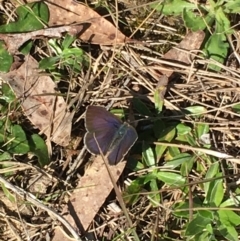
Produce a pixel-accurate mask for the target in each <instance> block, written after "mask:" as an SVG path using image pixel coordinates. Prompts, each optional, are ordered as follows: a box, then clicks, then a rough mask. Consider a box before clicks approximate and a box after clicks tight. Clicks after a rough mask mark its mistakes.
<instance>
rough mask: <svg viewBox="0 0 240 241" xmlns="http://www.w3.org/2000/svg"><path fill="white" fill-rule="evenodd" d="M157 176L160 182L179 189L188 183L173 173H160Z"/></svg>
mask: <svg viewBox="0 0 240 241" xmlns="http://www.w3.org/2000/svg"><path fill="white" fill-rule="evenodd" d="M156 176H157V178H158V179H159V180H160V181H162V182H164V183H166V184H167V185H169V186H175V187H179V186H182V185H184V184H185V183H186V179H185V178H184V177H182V176H181V175H179V174H177V173H173V172H164V171H159V172H158V173H157V174H156Z"/></svg>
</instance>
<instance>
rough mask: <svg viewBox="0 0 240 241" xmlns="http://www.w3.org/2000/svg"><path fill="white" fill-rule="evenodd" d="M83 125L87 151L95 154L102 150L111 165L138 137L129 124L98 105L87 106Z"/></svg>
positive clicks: (120, 158)
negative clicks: (85, 130)
mask: <svg viewBox="0 0 240 241" xmlns="http://www.w3.org/2000/svg"><path fill="white" fill-rule="evenodd" d="M85 127H86V129H87V133H86V135H85V137H84V142H85V145H86V147H87V149H88V151H89V152H90V153H92V154H97V155H98V154H101V152H102V153H103V154H104V155H106V156H107V158H108V161H109V163H110V164H112V165H113V164H117V163H118V162H119V161H121V160H122V159H123V158H124V156H125V155H126V154H127V152H128V151H129V149H130V148H131V147H132V145H133V144H134V143H135V142H136V140H137V137H138V136H137V132H136V130H135V129H134V128H133V127H132V126H131V125H129V124H128V123H126V122H124V123H123V122H122V121H121V120H120V119H119V118H118V117H116V116H115V115H113V114H112V113H110V112H108V111H107V110H106V109H105V108H103V107H100V106H89V107H88V108H87V111H86V118H85ZM99 148H100V149H101V151H100V150H99Z"/></svg>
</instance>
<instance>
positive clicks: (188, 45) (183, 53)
mask: <svg viewBox="0 0 240 241" xmlns="http://www.w3.org/2000/svg"><path fill="white" fill-rule="evenodd" d="M204 38H205V33H204V32H203V31H197V32H189V33H187V34H186V36H185V37H184V39H183V40H182V41H181V42H180V43H179V44H178V45H177V46H176V47H175V48H172V49H170V50H169V51H168V52H167V53H166V54H164V56H163V58H164V59H168V60H171V61H172V62H181V63H184V64H190V63H191V61H192V60H193V59H194V58H195V56H196V55H191V52H190V51H193V50H196V51H197V50H198V49H199V48H200V47H201V45H202V42H203V40H204ZM194 54H196V53H194ZM173 72H174V71H169V70H167V71H165V70H161V73H159V72H158V71H156V70H155V71H154V73H155V76H159V77H158V79H160V78H161V76H162V75H166V77H168V78H169V77H170V76H171V75H172V74H173Z"/></svg>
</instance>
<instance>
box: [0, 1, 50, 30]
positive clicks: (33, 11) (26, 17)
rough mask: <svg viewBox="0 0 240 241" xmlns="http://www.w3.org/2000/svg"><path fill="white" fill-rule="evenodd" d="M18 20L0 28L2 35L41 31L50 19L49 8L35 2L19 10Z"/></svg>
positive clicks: (42, 3) (17, 11)
mask: <svg viewBox="0 0 240 241" xmlns="http://www.w3.org/2000/svg"><path fill="white" fill-rule="evenodd" d="M16 13H17V14H18V20H17V21H16V22H13V23H8V24H6V25H2V26H0V32H2V33H19V32H27V31H34V30H39V29H41V28H43V27H44V25H45V24H47V22H48V19H49V11H48V7H47V5H46V4H45V3H44V2H33V3H29V4H26V5H22V6H20V7H18V8H17V10H16Z"/></svg>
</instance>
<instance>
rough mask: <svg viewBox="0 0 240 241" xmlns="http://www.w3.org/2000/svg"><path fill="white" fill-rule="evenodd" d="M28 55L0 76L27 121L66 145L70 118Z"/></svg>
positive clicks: (57, 96) (45, 77) (71, 115)
mask: <svg viewBox="0 0 240 241" xmlns="http://www.w3.org/2000/svg"><path fill="white" fill-rule="evenodd" d="M37 67H38V63H37V61H36V60H35V59H33V58H32V57H31V56H28V57H26V61H25V62H24V63H23V64H22V65H21V66H20V67H19V68H18V69H15V70H13V71H10V72H9V73H6V74H1V75H0V76H1V77H2V78H3V79H4V80H5V81H6V82H7V83H8V84H9V85H10V86H11V88H12V89H13V91H14V93H15V94H16V96H17V98H18V99H19V100H20V103H21V106H22V108H23V110H24V112H25V114H26V116H27V117H28V118H29V120H30V121H31V122H32V123H33V124H34V125H35V126H36V127H37V128H39V129H40V130H41V132H43V133H44V134H45V135H46V136H47V137H48V138H50V140H51V141H53V142H55V143H56V144H58V145H61V146H67V145H68V144H69V141H70V135H71V127H72V117H73V114H74V113H69V112H68V111H67V105H66V103H65V101H64V99H63V97H61V96H59V93H57V92H56V85H55V83H54V82H53V81H52V79H51V78H50V77H49V76H44V75H40V74H39V73H38V70H37Z"/></svg>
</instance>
